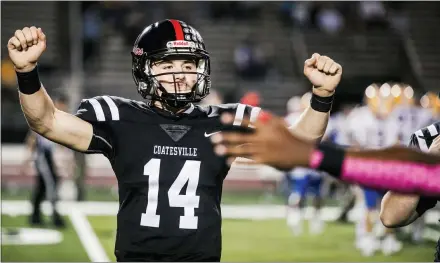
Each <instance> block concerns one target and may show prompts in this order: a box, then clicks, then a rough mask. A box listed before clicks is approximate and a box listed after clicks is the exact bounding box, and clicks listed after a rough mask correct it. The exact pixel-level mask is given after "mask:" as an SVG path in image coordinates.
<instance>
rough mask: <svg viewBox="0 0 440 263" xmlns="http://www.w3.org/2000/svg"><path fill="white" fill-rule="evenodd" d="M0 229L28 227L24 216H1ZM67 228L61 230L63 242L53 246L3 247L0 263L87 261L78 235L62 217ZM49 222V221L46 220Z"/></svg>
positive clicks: (68, 221)
mask: <svg viewBox="0 0 440 263" xmlns="http://www.w3.org/2000/svg"><path fill="white" fill-rule="evenodd" d="M1 218H2V222H1V226H2V228H8V229H11V228H17V227H29V226H28V224H27V217H25V216H7V215H2V216H1ZM64 218H65V221H66V223H67V228H66V229H65V230H62V231H61V232H62V234H63V241H62V242H61V243H58V244H55V245H3V244H2V250H1V260H2V261H19V262H23V261H33V262H35V261H40V262H41V261H51V262H65V261H89V258H88V256H87V254H86V253H85V251H84V249H83V248H82V246H81V243H80V241H79V238H78V235H77V234H76V232H75V230H74V229H73V227H72V224H71V222H70V220H69V218H68V217H64ZM47 221H48V222H49V219H47Z"/></svg>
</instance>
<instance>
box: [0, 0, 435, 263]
mask: <svg viewBox="0 0 440 263" xmlns="http://www.w3.org/2000/svg"><path fill="white" fill-rule="evenodd" d="M1 9H2V18H1V37H2V40H3V41H2V52H1V54H2V55H1V60H2V62H1V93H2V96H1V107H2V109H1V110H2V126H1V129H2V131H1V133H2V136H1V137H2V175H1V176H2V200H25V199H28V198H29V196H30V191H29V189H30V186H31V185H32V184H34V179H33V175H34V174H35V169H34V168H33V167H31V166H29V165H28V163H27V162H26V160H27V158H28V150H27V148H26V146H25V138H26V135H27V134H28V132H29V131H28V127H27V124H26V121H25V119H24V117H23V114H22V112H21V109H20V104H19V101H18V94H17V83H16V78H15V71H14V67H13V65H12V64H11V62H10V61H9V60H8V56H7V50H6V41H7V39H9V37H10V36H11V35H12V34H13V33H14V31H15V30H16V29H18V28H22V27H24V26H29V25H36V26H38V27H41V28H42V29H43V30H44V32H45V34H46V35H47V37H48V44H47V50H46V51H45V53H44V55H43V56H42V59H41V61H40V64H39V68H40V74H41V80H42V82H43V83H44V85H45V87H46V88H47V89H48V92H49V93H50V94H51V95H54V96H56V95H59V96H63V97H66V98H67V102H68V106H69V110H70V111H71V112H75V111H76V107H77V106H78V105H79V102H80V100H81V99H83V98H89V97H93V96H96V95H103V94H109V95H114V96H121V97H127V98H131V99H140V97H139V95H138V94H137V91H136V87H135V85H134V82H133V80H132V75H131V55H130V52H131V50H132V45H133V43H134V41H135V39H136V37H137V35H138V34H139V33H140V32H141V31H142V30H143V29H144V27H145V26H147V25H149V24H151V23H153V22H155V21H158V20H162V19H166V18H174V19H179V20H183V21H185V22H187V23H188V24H190V25H192V26H194V27H195V28H196V29H198V30H199V32H200V33H201V35H202V37H203V39H204V41H205V44H206V47H207V50H208V52H209V53H210V55H211V67H212V73H211V77H212V82H213V85H212V91H211V95H210V96H208V97H207V98H206V99H205V100H204V101H203V102H202V103H205V104H219V103H236V102H242V103H246V104H251V105H258V106H260V107H262V108H264V109H266V110H270V111H272V112H274V113H276V114H278V115H282V116H286V120H287V121H289V122H294V121H295V120H296V119H297V118H298V116H299V114H300V113H301V112H302V110H303V109H304V108H305V107H306V106H307V103H308V101H309V100H310V90H311V87H310V84H309V83H308V81H307V80H306V79H305V78H304V76H303V73H302V71H303V63H304V61H305V60H306V59H307V58H308V57H310V56H311V55H312V54H313V53H315V52H316V53H320V54H322V55H326V56H329V57H331V58H332V59H334V60H335V61H337V62H338V63H339V64H341V65H342V67H343V72H344V73H343V77H342V81H341V84H340V85H339V87H338V89H337V93H336V99H335V104H334V107H333V110H332V113H331V120H330V122H329V126H328V128H327V133H326V135H325V138H324V140H330V141H333V142H335V143H338V144H341V145H347V146H354V147H368V148H377V147H386V146H391V145H394V144H404V145H407V144H408V142H409V138H410V135H411V134H412V133H414V132H415V131H416V130H417V129H420V128H422V127H425V126H427V125H429V124H431V123H432V122H434V121H435V120H438V119H439V114H440V100H439V97H438V95H437V94H438V92H439V91H440V89H439V86H438V83H439V80H440V75H439V74H438V72H440V51H439V48H438V47H439V46H440V45H439V44H440V35H439V33H438V28H439V26H440V4H439V3H436V2H379V1H378V2H376V1H364V2H315V1H311V2H289V1H280V2H257V1H243V2H229V1H225V2H220V1H216V2H183V1H182V2H172V1H166V2H149V1H148V2H147V1H145V2H129V1H109V2H95V1H87V2H63V1H62V2H24V1H19V2H2V3H1ZM58 151H59V152H58V155H57V163H58V167H59V173H60V175H61V177H62V180H61V183H60V185H59V186H60V187H59V188H60V189H59V190H58V191H59V193H60V198H61V200H74V201H75V200H78V201H116V200H117V197H116V192H117V191H116V190H117V189H116V188H117V186H116V180H115V178H114V175H113V172H112V171H111V167H110V165H109V164H108V161H107V160H106V159H105V158H103V157H102V156H87V158H85V157H84V156H80V155H79V154H73V153H72V152H71V151H69V150H67V149H65V148H62V147H60V148H59V149H58ZM309 196H312V197H313V198H312V199H311V200H308V198H307V197H309ZM380 198H381V194H380V193H374V192H371V191H370V190H369V189H360V188H358V187H356V186H347V185H342V184H340V183H338V182H335V181H332V180H330V179H328V177H326V176H325V175H323V174H321V173H318V172H316V171H310V170H304V169H297V170H295V171H292V172H290V173H287V174H284V173H281V172H279V171H276V170H274V169H271V168H269V167H265V166H259V165H254V164H252V163H250V162H248V161H246V160H242V161H239V162H236V163H235V164H234V165H233V169H232V170H231V172H230V174H229V175H228V177H227V179H226V182H225V195H224V198H223V202H224V203H225V204H228V205H231V206H234V205H235V206H237V205H238V206H244V205H248V206H255V205H265V207H266V206H270V207H272V208H273V209H276V208H278V207H279V206H280V207H283V208H282V209H281V210H279V216H278V219H277V220H278V221H269V222H268V223H267V222H266V225H264V226H263V227H261V226H260V225H257V226H254V227H255V228H249V229H247V226H242V225H236V224H240V222H238V223H237V222H235V221H234V222H232V221H231V222H229V223H228V222H226V224H225V227H224V228H225V231H226V232H225V235H226V237H225V239H226V241H225V242H227V241H231V242H232V243H233V244H238V243H240V244H241V243H242V242H245V243H246V244H249V245H248V247H246V246H235V245H234V246H232V245H229V246H228V245H227V244H225V255H226V256H225V257H226V260H228V261H252V260H256V261H264V260H268V261H276V260H280V261H293V260H300V261H301V260H302V261H358V260H363V261H364V260H369V261H432V258H433V253H434V252H433V251H434V243H430V242H431V241H429V240H430V239H429V233H431V234H432V233H434V230H433V228H435V225H434V226H432V225H431V224H430V222H431V221H432V220H430V219H429V218H428V219H421V220H419V221H420V223H417V224H416V225H415V227H409V228H406V230H405V231H397V232H396V231H394V230H389V229H385V228H383V227H380V223H378V220H377V210H378V208H379V207H380ZM286 204H287V206H285V205H286ZM286 207H287V209H285V208H286ZM327 208H328V209H327ZM332 208H335V210H332ZM243 209H244V208H243ZM325 209H327V210H325ZM329 209H330V210H329ZM6 210H7V209H6ZM61 210H62V209H61ZM3 211H5V210H3ZM14 211H15V210H14ZM268 211H272V210H268ZM276 211H278V210H276ZM286 211H287V212H286ZM320 211H322V212H320ZM326 211H327V212H326ZM329 211H330V212H329ZM353 211H355V212H356V211H357V212H356V213H355V212H353ZM333 212H334V213H333ZM267 213H270V212H267ZM275 214H277V213H275ZM375 214H376V216H374V215H375ZM14 216H17V214H15V215H14ZM275 217H276V216H275ZM23 218H24V217H23ZM110 218H111V219H108V220H109V221H105V220H107V219H102V218H101V219H99V220H104V221H105V222H107V225H108V226H109V227H108V228H109V229H111V228H112V226H113V225H114V222H113V221H114V217H110ZM284 218H285V219H284ZM310 218H311V219H312V220H310V222H309V223H308V225H309V229H310V233H308V234H304V233H303V232H304V231H303V222H304V220H305V219H310ZM2 219H3V220H2V221H3V222H6V226H8V227H21V226H25V225H26V219H22V220H21V221H20V220H18V221H17V220H16V221H15V222H21V223H20V224H21V225H14V223H13V222H11V220H9V221H8V218H7V217H5V218H3V214H2ZM335 219H338V220H336V221H335V222H336V223H335V222H334V221H333V220H335ZM99 220H98V219H96V218H95V219H90V221H91V224H92V226H93V227H95V226H96V225H105V223H102V221H99ZM112 220H113V221H112ZM286 220H287V224H286V223H285V222H286ZM325 221H332V223H328V226H325V225H326V224H325V223H324V222H325ZM434 221H435V220H434ZM109 222H110V223H109ZM250 222H251V221H250ZM252 222H253V221H252ZM252 224H260V223H255V222H253V223H252ZM252 224H251V223H249V225H252ZM3 226H4V224H2V227H3ZM68 226H70V225H69V224H68ZM286 226H288V228H287V229H289V230H287V231H286V229H283V227H286ZM429 227H433V228H429ZM257 228H258V229H259V231H261V228H263V230H264V229H266V230H267V231H266V232H260V234H261V235H260V237H254V238H253V239H254V240H251V239H252V238H249V235H251V233H258V231H257V230H256V229H257ZM95 229H96V228H95ZM240 230H242V231H246V230H247V231H248V232H245V233H243V235H240V234H237V233H238V232H239V231H240ZM290 230H291V231H290ZM63 231H64V232H63V234H64V237H65V238H64V239H65V240H68V238H71V237H70V236H69V235H74V234H72V233H70V232H69V233H67V232H66V231H67V230H63ZM108 231H110V234H108V233H107V232H105V231H104V234H103V231H101V232H99V230H98V231H97V233H98V237H99V238H100V239H101V240H104V241H102V242H104V243H106V242H107V243H106V244H103V246H104V248H105V249H106V250H107V251H108V253H109V255H108V256H109V258H110V259H111V257H112V255H111V254H112V252H111V250H112V245H111V243H112V242H113V236H112V235H113V232H111V230H108ZM228 231H229V232H228ZM268 231H270V233H271V234H268ZM306 232H307V231H306ZM427 232H429V233H428V234H427ZM73 233H74V232H73ZM228 233H229V234H228ZM408 233H409V234H408ZM435 233H438V232H435ZM229 235H230V236H233V237H234V239H238V240H239V237H238V236H240V237H242V236H248V239H246V240H244V241H240V242H239V241H236V242H237V243H234V241H233V238H228V236H229ZM268 235H269V236H270V237H271V238H272V240H278V241H279V242H283V243H280V244H283V246H278V247H273V246H271V244H270V243H267V244H265V243H264V242H263V241H261V240H260V239H258V238H263V237H264V236H266V237H267V236H268ZM271 235H272V236H271ZM304 235H306V236H304ZM317 235H318V237H316V236H317ZM261 236H262V237H261ZM2 237H3V230H2ZM336 237H337V240H334V238H336ZM437 237H438V235H437ZM437 237H435V238H437ZM75 240H76V239H75ZM270 240H271V239H270V238H269V241H270ZM252 241H255V242H254V243H252ZM266 241H268V240H267V239H266ZM278 241H274V242H275V243H276V242H278ZM62 242H67V241H62ZM68 242H73V241H68ZM75 242H77V243H78V242H79V241H77V240H76V241H75ZM334 242H336V243H335V244H336V245H335V246H336V247H331V245H330V244H333V243H334ZM414 242H415V243H417V244H419V246H414ZM318 243H319V244H320V245H317V244H318ZM68 244H71V243H68ZM326 244H327V246H326ZM337 244H342V245H339V246H338V245H337ZM64 245H65V244H64ZM60 246H62V245H60ZM65 246H66V250H67V246H68V245H65ZM78 246H79V247H81V246H80V245H78ZM12 247H13V246H12V245H5V246H4V247H2V256H3V257H6V261H20V260H22V261H32V260H34V261H35V260H37V261H48V260H53V261H56V260H62V261H87V260H88V259H87V257H86V256H84V257H81V256H78V255H77V256H78V257H75V258H71V257H72V256H69V258H68V257H67V256H65V257H63V256H61V255H59V257H57V256H51V255H50V253H46V254H45V253H42V256H40V257H39V258H37V257H34V258H33V257H32V256H29V257H27V256H26V255H25V254H26V253H24V254H21V255H17V253H14V252H13V251H15V250H14V248H12ZM283 247H285V250H283ZM289 247H290V248H291V247H297V249H296V250H294V252H289V250H288V248H289ZM316 247H317V248H318V251H321V253H314V252H313V248H316ZM353 248H356V249H353ZM79 249H80V248H79ZM234 249H235V250H234ZM380 250H382V252H383V253H379V251H380ZM61 251H62V250H61ZM261 251H262V252H261ZM66 253H67V252H66ZM246 253H248V254H249V253H251V254H249V255H248V254H246ZM252 253H253V254H252ZM262 253H264V254H262ZM79 254H81V253H79ZM83 254H84V253H83ZM30 255H31V254H30ZM64 255H66V254H64ZM252 255H253V256H252ZM89 258H90V255H89ZM112 260H114V259H112Z"/></svg>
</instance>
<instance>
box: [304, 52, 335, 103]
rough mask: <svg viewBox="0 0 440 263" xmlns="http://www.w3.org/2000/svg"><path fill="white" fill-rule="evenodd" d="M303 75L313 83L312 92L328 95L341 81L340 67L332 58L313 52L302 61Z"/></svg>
mask: <svg viewBox="0 0 440 263" xmlns="http://www.w3.org/2000/svg"><path fill="white" fill-rule="evenodd" d="M304 75H305V76H306V77H307V78H308V79H309V81H310V82H311V83H312V85H313V93H315V94H316V95H318V96H321V97H329V96H331V95H333V94H334V93H335V89H336V87H337V86H338V84H339V82H340V81H341V76H342V67H341V65H339V64H338V63H336V62H335V61H333V59H331V58H329V57H326V56H321V55H319V54H318V53H314V54H313V55H312V57H311V58H309V59H307V60H306V61H305V62H304Z"/></svg>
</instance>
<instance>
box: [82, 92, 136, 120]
mask: <svg viewBox="0 0 440 263" xmlns="http://www.w3.org/2000/svg"><path fill="white" fill-rule="evenodd" d="M137 104H140V102H136V101H133V100H130V99H125V98H121V97H116V96H108V95H103V96H96V97H93V98H90V99H84V100H82V101H81V103H80V105H79V107H78V110H77V112H76V116H78V117H79V118H81V119H84V120H86V121H92V122H105V121H119V120H120V110H121V108H124V107H135V106H136V105H137Z"/></svg>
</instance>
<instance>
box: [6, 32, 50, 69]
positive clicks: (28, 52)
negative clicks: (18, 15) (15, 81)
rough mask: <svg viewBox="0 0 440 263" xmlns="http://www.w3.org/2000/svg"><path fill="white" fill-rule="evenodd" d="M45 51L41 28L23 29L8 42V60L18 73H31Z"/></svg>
mask: <svg viewBox="0 0 440 263" xmlns="http://www.w3.org/2000/svg"><path fill="white" fill-rule="evenodd" d="M45 49H46V35H45V34H44V33H43V31H42V30H41V28H38V29H37V28H36V27H35V26H31V27H24V28H23V29H21V30H20V29H18V30H16V31H15V34H14V36H12V37H11V38H10V39H9V41H8V52H9V58H10V59H11V61H12V63H14V66H15V70H16V71H19V72H29V71H32V70H33V69H34V68H35V66H36V64H37V61H38V59H39V58H40V56H41V54H43V52H44V50H45Z"/></svg>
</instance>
